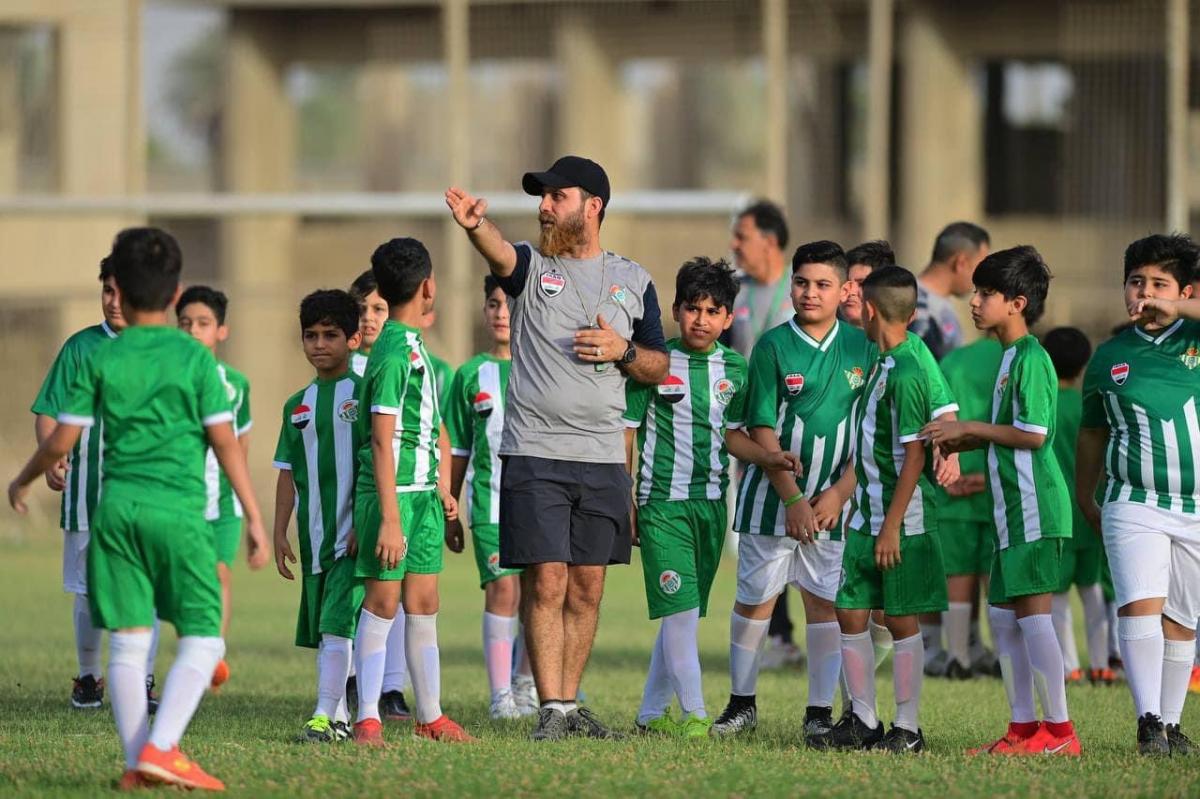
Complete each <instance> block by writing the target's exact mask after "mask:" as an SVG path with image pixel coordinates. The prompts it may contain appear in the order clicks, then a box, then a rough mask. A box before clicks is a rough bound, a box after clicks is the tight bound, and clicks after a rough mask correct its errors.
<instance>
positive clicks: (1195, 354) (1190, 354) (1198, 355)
mask: <svg viewBox="0 0 1200 799" xmlns="http://www.w3.org/2000/svg"><path fill="white" fill-rule="evenodd" d="M1179 360H1181V361H1183V365H1184V366H1186V367H1187V368H1188V369H1195V368H1196V367H1197V366H1200V348H1197V347H1188V348H1187V352H1185V353H1184V354H1183V355H1180V356H1179Z"/></svg>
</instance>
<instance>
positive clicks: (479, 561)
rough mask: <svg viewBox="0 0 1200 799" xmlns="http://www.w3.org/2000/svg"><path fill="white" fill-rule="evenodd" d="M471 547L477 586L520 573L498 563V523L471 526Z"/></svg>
mask: <svg viewBox="0 0 1200 799" xmlns="http://www.w3.org/2000/svg"><path fill="white" fill-rule="evenodd" d="M471 548H472V550H473V551H474V552H475V565H476V566H477V567H478V568H479V587H480V588H483V587H484V586H485V585H487V584H488V583H491V582H495V581H496V580H499V579H500V578H501V577H508V576H510V575H514V574H520V573H521V570H520V569H506V568H504V567H503V566H501V565H500V525H498V524H478V525H475V526H474V527H472V528H471Z"/></svg>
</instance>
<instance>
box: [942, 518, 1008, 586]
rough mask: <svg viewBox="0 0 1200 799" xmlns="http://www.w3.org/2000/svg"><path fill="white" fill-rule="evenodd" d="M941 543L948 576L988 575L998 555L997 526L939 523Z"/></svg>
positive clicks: (986, 523)
mask: <svg viewBox="0 0 1200 799" xmlns="http://www.w3.org/2000/svg"><path fill="white" fill-rule="evenodd" d="M937 535H938V539H939V543H940V544H941V545H942V562H943V563H944V564H945V566H946V576H947V577H952V576H956V575H961V574H988V573H989V572H990V571H991V570H992V556H993V555H994V554H995V551H996V534H995V532H994V526H993V525H992V524H990V523H988V522H974V521H966V520H963V519H939V520H938V532H937Z"/></svg>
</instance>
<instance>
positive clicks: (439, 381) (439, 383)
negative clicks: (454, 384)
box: [429, 355, 454, 408]
mask: <svg viewBox="0 0 1200 799" xmlns="http://www.w3.org/2000/svg"><path fill="white" fill-rule="evenodd" d="M429 362H430V363H431V364H433V385H434V387H435V388H436V389H437V397H438V407H440V408H445V407H446V392H447V391H449V390H450V382H451V381H452V380H454V368H453V367H452V366H450V364H448V363H447V362H446V361H443V360H442V359H441V358H439V357H437V356H436V355H430V356H429Z"/></svg>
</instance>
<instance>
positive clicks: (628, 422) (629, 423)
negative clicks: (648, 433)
mask: <svg viewBox="0 0 1200 799" xmlns="http://www.w3.org/2000/svg"><path fill="white" fill-rule="evenodd" d="M624 422H625V426H626V427H628V428H629V429H630V430H637V429H638V428H639V427H641V426H642V420H641V419H636V420H635V419H625V420H624Z"/></svg>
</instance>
